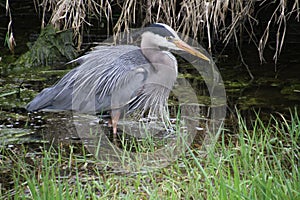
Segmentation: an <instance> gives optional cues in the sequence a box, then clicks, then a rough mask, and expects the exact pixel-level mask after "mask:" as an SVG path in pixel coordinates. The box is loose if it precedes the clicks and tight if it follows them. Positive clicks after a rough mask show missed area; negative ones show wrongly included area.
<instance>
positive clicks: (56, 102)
mask: <svg viewBox="0 0 300 200" xmlns="http://www.w3.org/2000/svg"><path fill="white" fill-rule="evenodd" d="M168 50H179V51H185V52H188V53H190V54H192V55H194V56H197V57H199V58H201V59H204V60H206V61H209V59H208V58H207V57H206V56H205V55H204V54H202V53H200V52H199V51H197V50H195V49H194V48H193V47H191V46H189V45H188V44H187V43H185V42H183V41H182V40H181V39H180V38H179V36H178V35H177V33H176V32H175V31H174V30H173V29H172V28H171V27H170V26H168V25H166V24H162V23H156V24H152V25H151V26H149V27H148V28H146V29H145V31H144V32H143V33H142V35H141V47H137V46H134V45H118V46H98V47H96V48H95V50H93V51H91V52H90V53H88V54H86V55H84V56H82V57H80V58H78V59H76V60H74V61H76V62H78V63H79V64H80V65H79V66H78V67H76V68H74V69H73V70H71V71H70V72H68V73H67V74H66V75H65V76H64V77H63V78H62V79H61V80H60V81H59V82H58V83H57V84H55V85H54V86H52V87H49V88H46V89H44V90H43V91H42V92H41V93H39V94H38V95H37V96H36V97H35V98H34V99H33V100H32V101H31V102H30V103H29V104H28V105H27V107H26V108H27V110H29V111H39V110H48V111H49V110H53V111H54V110H55V111H60V110H73V111H77V112H81V113H102V112H104V111H108V112H109V113H110V116H111V124H112V127H113V134H114V135H116V133H117V124H118V121H119V118H120V117H121V116H123V115H124V114H127V113H132V112H134V111H140V112H141V113H144V112H145V111H149V112H151V111H159V112H161V111H162V109H163V108H165V106H166V105H167V100H168V97H169V93H170V91H171V89H172V86H173V84H174V83H175V81H176V78H177V61H176V58H175V57H174V56H173V55H172V54H171V53H170V52H169V51H168Z"/></svg>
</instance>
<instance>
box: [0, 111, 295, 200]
mask: <svg viewBox="0 0 300 200" xmlns="http://www.w3.org/2000/svg"><path fill="white" fill-rule="evenodd" d="M289 118H290V120H287V119H286V118H283V117H282V118H281V119H277V118H275V117H274V116H272V115H271V116H270V121H269V122H267V123H266V122H263V121H262V120H261V119H260V118H259V116H257V118H256V119H255V120H254V121H253V122H252V123H251V125H246V120H244V119H242V117H240V116H238V131H237V132H236V133H234V134H228V133H226V131H223V132H222V134H221V138H220V140H219V142H217V144H216V146H215V148H214V150H213V151H211V152H209V153H208V154H207V155H205V156H204V157H203V154H202V153H201V152H200V149H198V148H197V147H196V146H193V147H191V148H189V149H188V150H187V151H186V152H185V154H183V155H182V156H180V157H179V159H178V160H176V161H175V162H173V163H171V165H169V166H168V167H165V168H161V169H157V170H154V171H148V172H144V173H116V172H113V169H111V168H109V167H108V166H105V165H103V164H101V163H99V162H97V161H96V160H95V159H94V157H93V156H92V155H91V154H89V153H88V152H86V150H85V148H84V147H82V145H80V144H78V145H76V144H75V145H67V146H66V145H65V146H55V147H54V146H50V147H46V146H45V145H44V146H43V145H42V146H39V145H33V146H30V145H27V146H26V145H10V146H7V147H2V148H1V149H0V169H1V170H0V171H1V174H0V175H1V176H2V178H1V179H2V180H1V182H0V199H108V198H109V199H300V174H299V169H300V167H299V166H300V158H299V156H300V154H299V152H300V119H299V117H298V115H297V112H296V111H295V112H294V113H291V116H290V117H289Z"/></svg>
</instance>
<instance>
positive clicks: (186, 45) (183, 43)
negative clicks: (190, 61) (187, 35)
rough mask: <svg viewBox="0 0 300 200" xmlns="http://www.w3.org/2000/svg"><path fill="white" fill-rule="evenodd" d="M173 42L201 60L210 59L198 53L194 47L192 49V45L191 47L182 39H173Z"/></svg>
mask: <svg viewBox="0 0 300 200" xmlns="http://www.w3.org/2000/svg"><path fill="white" fill-rule="evenodd" d="M173 43H174V44H175V45H176V46H177V47H178V48H180V49H182V50H184V51H186V52H188V53H190V54H192V55H194V56H197V57H199V58H202V59H203V60H206V61H210V59H209V58H208V57H206V56H205V55H204V54H202V53H200V52H199V51H197V50H196V49H194V48H193V47H191V46H190V45H188V44H187V43H185V42H184V41H182V40H179V39H174V40H173Z"/></svg>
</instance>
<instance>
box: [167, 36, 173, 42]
mask: <svg viewBox="0 0 300 200" xmlns="http://www.w3.org/2000/svg"><path fill="white" fill-rule="evenodd" d="M173 39H174V37H172V36H167V37H166V40H167V41H169V42H171V41H172V40H173Z"/></svg>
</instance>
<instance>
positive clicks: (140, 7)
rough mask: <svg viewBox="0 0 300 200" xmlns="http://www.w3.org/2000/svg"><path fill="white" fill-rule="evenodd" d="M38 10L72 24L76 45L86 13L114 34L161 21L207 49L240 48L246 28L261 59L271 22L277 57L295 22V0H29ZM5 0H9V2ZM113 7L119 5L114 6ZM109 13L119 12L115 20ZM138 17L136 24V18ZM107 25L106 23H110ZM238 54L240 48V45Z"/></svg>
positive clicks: (56, 21)
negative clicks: (262, 15)
mask: <svg viewBox="0 0 300 200" xmlns="http://www.w3.org/2000/svg"><path fill="white" fill-rule="evenodd" d="M33 1H34V2H35V5H36V7H37V10H40V11H42V12H41V13H42V16H43V22H42V26H44V24H45V23H51V24H53V25H54V26H55V27H56V28H58V29H60V30H63V29H69V28H72V29H73V30H74V33H75V38H76V42H77V44H78V47H80V45H81V44H82V34H83V29H84V28H86V26H85V25H88V26H89V25H90V24H89V23H88V22H87V20H86V19H87V16H91V15H93V16H96V17H98V18H99V20H101V21H104V20H105V21H107V23H108V24H109V25H110V26H112V27H113V30H112V31H113V33H114V35H117V33H120V32H121V31H128V30H129V28H130V27H132V26H135V27H136V26H138V25H141V26H144V25H146V24H148V23H153V22H164V23H166V24H169V25H170V26H172V27H173V28H175V29H177V30H180V32H181V33H183V35H186V36H192V37H194V38H195V39H199V38H203V37H204V36H205V37H206V38H207V41H208V49H209V51H211V50H212V45H213V42H214V41H216V40H218V41H223V43H224V46H226V45H227V44H228V42H229V41H233V42H235V43H236V44H237V45H236V46H237V47H238V48H239V46H240V45H239V44H240V43H241V40H242V37H241V36H242V34H244V33H246V34H247V35H248V36H249V37H248V38H249V40H250V41H249V42H253V43H254V44H255V45H256V46H257V49H258V53H259V57H260V60H261V61H263V60H264V56H263V52H264V49H265V47H266V44H267V42H268V41H269V33H270V29H272V28H273V27H275V28H276V29H277V33H276V51H275V54H274V60H275V62H276V61H277V59H278V56H279V55H280V53H281V50H282V46H283V42H284V39H285V36H286V25H287V21H288V20H289V18H290V17H293V18H296V20H298V21H299V14H300V10H299V1H298V0H294V1H289V5H288V1H287V0H279V1H267V0H256V1H254V0H252V1H251V0H249V1H244V0H232V1H229V0H183V1H176V0H169V1H163V0H33ZM7 2H8V1H7ZM115 8H117V9H115ZM266 9H271V10H272V12H273V14H272V15H271V16H270V17H269V18H268V19H267V20H268V23H266V24H260V23H261V22H260V21H259V19H258V17H257V14H258V13H259V12H265V11H266ZM46 12H50V13H52V15H51V19H50V20H49V22H45V20H46V19H45V13H46ZM113 16H114V17H115V16H117V19H116V20H113ZM137 22H139V24H138V23H137ZM258 25H259V26H260V27H262V28H263V29H264V31H263V32H262V34H261V35H258V34H257V32H256V31H255V28H257V26H258ZM108 28H109V26H108ZM239 52H240V53H241V50H240V49H239Z"/></svg>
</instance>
